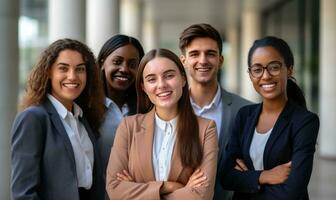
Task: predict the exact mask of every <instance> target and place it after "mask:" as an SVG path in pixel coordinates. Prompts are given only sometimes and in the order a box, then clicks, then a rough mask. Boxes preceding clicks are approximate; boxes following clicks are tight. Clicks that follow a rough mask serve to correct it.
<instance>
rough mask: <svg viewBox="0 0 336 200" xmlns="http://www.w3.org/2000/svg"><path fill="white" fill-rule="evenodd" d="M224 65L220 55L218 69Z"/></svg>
mask: <svg viewBox="0 0 336 200" xmlns="http://www.w3.org/2000/svg"><path fill="white" fill-rule="evenodd" d="M223 63H224V56H223V55H220V56H219V67H221V66H222V65H223Z"/></svg>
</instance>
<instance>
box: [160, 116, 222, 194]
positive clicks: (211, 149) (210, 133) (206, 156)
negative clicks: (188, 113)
mask: <svg viewBox="0 0 336 200" xmlns="http://www.w3.org/2000/svg"><path fill="white" fill-rule="evenodd" d="M217 154H218V139H217V129H216V125H215V123H214V121H210V123H209V125H208V127H207V128H206V130H205V136H204V146H203V160H202V163H201V165H200V169H201V170H202V171H203V172H204V173H205V174H206V177H207V178H208V183H209V184H208V186H207V187H199V188H195V189H193V188H189V187H183V188H181V189H178V190H176V191H174V192H172V193H170V194H168V195H164V196H163V197H162V198H163V199H195V200H207V199H208V200H210V199H212V198H213V195H214V187H215V179H216V170H217Z"/></svg>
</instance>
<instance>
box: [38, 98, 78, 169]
mask: <svg viewBox="0 0 336 200" xmlns="http://www.w3.org/2000/svg"><path fill="white" fill-rule="evenodd" d="M43 106H44V107H45V109H46V110H47V112H48V113H49V115H50V118H51V121H52V123H53V124H54V126H55V128H56V130H57V131H56V132H57V133H58V134H59V135H60V136H61V138H62V140H63V142H64V146H65V149H66V151H67V152H68V155H69V158H70V162H71V163H72V166H73V170H74V172H75V173H76V162H75V156H74V155H75V154H74V152H73V149H72V145H71V142H70V139H69V137H68V134H67V132H66V130H65V128H64V126H63V123H62V121H61V119H60V116H59V115H58V113H57V111H56V109H55V108H54V106H53V105H52V103H51V102H50V101H49V100H48V99H47V100H46V102H45V103H44V104H43Z"/></svg>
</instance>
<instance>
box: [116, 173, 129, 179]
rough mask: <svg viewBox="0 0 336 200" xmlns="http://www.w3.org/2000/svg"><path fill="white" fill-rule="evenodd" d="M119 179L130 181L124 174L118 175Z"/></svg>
mask: <svg viewBox="0 0 336 200" xmlns="http://www.w3.org/2000/svg"><path fill="white" fill-rule="evenodd" d="M117 177H119V178H121V179H122V180H124V181H128V177H127V176H125V175H124V174H122V173H117Z"/></svg>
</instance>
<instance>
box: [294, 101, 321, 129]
mask: <svg viewBox="0 0 336 200" xmlns="http://www.w3.org/2000/svg"><path fill="white" fill-rule="evenodd" d="M292 106H293V111H292V112H291V117H290V121H291V123H292V124H293V125H294V126H295V127H300V126H302V125H305V124H311V123H313V124H315V125H316V126H319V117H318V115H317V114H315V113H313V112H310V111H309V110H307V109H305V108H303V107H301V106H298V105H296V104H293V105H292Z"/></svg>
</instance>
